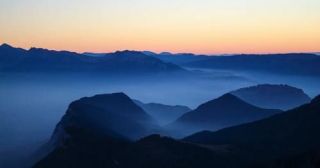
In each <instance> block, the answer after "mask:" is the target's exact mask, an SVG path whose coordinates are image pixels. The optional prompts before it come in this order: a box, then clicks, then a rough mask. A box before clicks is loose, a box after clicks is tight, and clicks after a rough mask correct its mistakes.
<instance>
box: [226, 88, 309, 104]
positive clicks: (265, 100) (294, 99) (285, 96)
mask: <svg viewBox="0 0 320 168" xmlns="http://www.w3.org/2000/svg"><path fill="white" fill-rule="evenodd" d="M230 93H231V94H233V95H235V96H237V97H239V98H240V99H242V100H244V101H246V102H248V103H250V104H252V105H255V106H258V107H261V108H268V109H281V110H289V109H293V108H295V107H298V106H300V105H303V104H306V103H309V102H310V101H311V98H310V97H309V96H308V95H307V94H306V93H304V91H303V90H302V89H298V88H295V87H292V86H289V85H271V84H260V85H256V86H251V87H246V88H241V89H238V90H235V91H232V92H230Z"/></svg>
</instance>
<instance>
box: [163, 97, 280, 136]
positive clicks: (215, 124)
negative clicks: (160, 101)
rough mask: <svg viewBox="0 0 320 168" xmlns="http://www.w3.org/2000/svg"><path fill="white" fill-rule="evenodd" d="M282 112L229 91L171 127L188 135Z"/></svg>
mask: <svg viewBox="0 0 320 168" xmlns="http://www.w3.org/2000/svg"><path fill="white" fill-rule="evenodd" d="M280 112H281V110H270V109H263V108H259V107H256V106H253V105H251V104H248V103H246V102H245V101H243V100H241V99H239V98H238V97H236V96H234V95H232V94H229V93H228V94H225V95H223V96H221V97H219V98H217V99H214V100H211V101H208V102H206V103H204V104H202V105H200V106H199V107H198V108H196V109H195V110H193V111H191V112H188V113H186V114H184V115H183V116H181V117H180V118H179V119H178V120H176V121H175V122H174V123H173V124H170V125H169V128H173V129H177V132H180V133H183V132H185V133H184V135H186V134H190V133H194V132H198V131H203V130H217V129H221V128H225V127H228V126H232V125H237V124H242V123H246V122H251V121H255V120H259V119H262V118H264V117H268V116H271V115H274V114H276V113H280Z"/></svg>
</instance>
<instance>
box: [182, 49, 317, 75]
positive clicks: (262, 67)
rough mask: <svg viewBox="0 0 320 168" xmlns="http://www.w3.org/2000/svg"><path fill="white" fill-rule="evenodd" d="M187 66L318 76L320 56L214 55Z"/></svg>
mask: <svg viewBox="0 0 320 168" xmlns="http://www.w3.org/2000/svg"><path fill="white" fill-rule="evenodd" d="M184 66H187V67H195V68H211V69H222V70H244V71H256V72H259V71H260V72H268V73H277V74H292V75H308V76H318V75H319V74H320V69H319V68H317V67H319V66H320V57H319V56H318V55H316V54H308V53H288V54H265V55H253V54H252V55H246V54H243V55H232V56H212V57H207V59H204V60H200V61H193V62H189V63H186V64H184Z"/></svg>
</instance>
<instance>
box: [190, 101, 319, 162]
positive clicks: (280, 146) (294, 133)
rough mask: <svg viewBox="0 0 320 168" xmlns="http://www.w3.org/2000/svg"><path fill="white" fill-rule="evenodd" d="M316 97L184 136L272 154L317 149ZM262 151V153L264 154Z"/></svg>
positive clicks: (202, 141)
mask: <svg viewBox="0 0 320 168" xmlns="http://www.w3.org/2000/svg"><path fill="white" fill-rule="evenodd" d="M319 129H320V97H316V98H315V99H313V100H312V102H311V103H308V104H305V105H302V106H300V107H297V108H295V109H292V110H289V111H286V112H284V113H281V114H277V115H274V116H272V117H269V118H266V119H262V120H259V121H255V122H251V123H248V124H242V125H239V126H234V127H230V128H225V129H222V130H220V131H216V132H200V133H197V134H194V135H192V136H189V137H187V138H185V140H187V141H191V142H196V143H203V144H214V145H217V144H229V145H239V146H242V147H245V148H246V150H248V149H249V148H250V149H252V150H253V151H254V153H262V154H263V155H262V156H267V157H273V156H275V155H276V156H281V155H284V154H294V153H299V152H305V151H308V150H312V149H320V134H319ZM264 154H266V155H264Z"/></svg>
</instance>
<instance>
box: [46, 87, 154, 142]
mask: <svg viewBox="0 0 320 168" xmlns="http://www.w3.org/2000/svg"><path fill="white" fill-rule="evenodd" d="M155 129H158V126H157V125H156V122H155V121H154V120H153V119H152V117H151V116H149V115H148V114H147V113H146V112H145V111H143V109H141V108H140V107H139V106H137V105H136V104H135V103H134V102H133V101H132V100H131V99H130V98H129V97H128V96H127V95H126V94H124V93H112V94H101V95H96V96H93V97H85V98H81V99H80V100H77V101H74V102H72V103H71V104H70V106H69V108H68V110H67V112H66V114H65V115H64V116H63V118H62V119H61V121H60V122H59V124H58V125H57V127H56V129H55V131H54V134H53V136H52V140H51V141H52V142H53V143H54V144H61V143H64V141H65V137H73V136H74V135H72V134H73V133H77V132H75V131H72V132H70V130H81V132H82V133H81V135H85V134H88V133H86V132H89V134H94V135H95V136H100V137H104V136H105V137H113V138H119V137H120V138H122V139H123V138H127V139H137V138H141V137H143V136H146V135H148V134H149V133H150V132H151V131H153V130H155Z"/></svg>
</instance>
